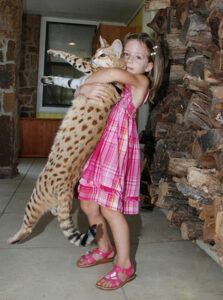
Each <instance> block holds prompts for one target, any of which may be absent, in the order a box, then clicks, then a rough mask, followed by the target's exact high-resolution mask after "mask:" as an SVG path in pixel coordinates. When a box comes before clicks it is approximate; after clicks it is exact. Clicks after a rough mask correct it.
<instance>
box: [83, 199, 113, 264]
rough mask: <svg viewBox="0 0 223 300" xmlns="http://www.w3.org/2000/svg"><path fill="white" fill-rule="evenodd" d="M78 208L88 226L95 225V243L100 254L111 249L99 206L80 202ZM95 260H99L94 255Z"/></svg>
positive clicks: (93, 203) (89, 202) (88, 202)
mask: <svg viewBox="0 0 223 300" xmlns="http://www.w3.org/2000/svg"><path fill="white" fill-rule="evenodd" d="M80 206H81V209H82V210H83V212H84V213H85V214H86V216H87V218H88V221H89V224H90V225H94V224H96V225H97V235H96V242H97V245H98V248H99V249H100V250H101V251H102V252H105V253H106V252H108V251H109V250H111V249H112V248H113V246H112V244H111V241H110V238H109V235H108V230H107V224H106V221H105V219H104V217H103V216H102V214H101V211H100V206H99V205H98V204H97V203H95V202H93V201H92V202H91V201H80ZM94 258H95V259H96V260H98V259H101V257H99V256H98V255H97V254H94Z"/></svg>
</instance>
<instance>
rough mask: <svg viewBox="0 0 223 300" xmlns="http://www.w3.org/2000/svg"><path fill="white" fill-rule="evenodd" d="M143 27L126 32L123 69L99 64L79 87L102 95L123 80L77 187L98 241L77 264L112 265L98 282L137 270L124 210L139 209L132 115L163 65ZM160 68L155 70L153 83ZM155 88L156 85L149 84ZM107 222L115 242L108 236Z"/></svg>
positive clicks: (118, 282) (111, 284)
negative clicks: (109, 85) (141, 30)
mask: <svg viewBox="0 0 223 300" xmlns="http://www.w3.org/2000/svg"><path fill="white" fill-rule="evenodd" d="M154 49H155V45H154V43H153V41H152V40H151V38H150V37H149V36H148V35H147V34H146V33H133V34H128V35H127V36H126V38H125V41H124V52H123V56H124V60H125V63H126V70H121V69H115V68H111V69H103V70H100V71H98V72H96V73H95V74H93V75H92V76H90V77H89V78H88V79H87V80H86V84H85V85H83V86H82V87H80V89H79V93H80V94H84V95H87V96H90V97H94V98H97V97H99V96H101V95H103V93H104V90H103V85H101V84H97V85H96V89H94V88H93V86H92V84H95V83H109V82H115V81H117V82H121V83H123V84H124V85H125V88H124V91H123V92H122V95H121V99H120V101H119V102H118V103H117V104H116V105H115V106H114V107H113V109H112V111H111V113H110V115H109V117H108V120H107V124H106V128H105V130H104V132H103V134H102V137H101V139H100V141H99V142H98V144H97V146H96V148H95V150H94V152H93V153H92V154H91V156H90V158H89V159H88V161H87V163H86V165H85V167H84V169H83V172H82V176H81V179H80V184H79V188H78V193H79V199H80V201H81V202H80V203H81V204H80V205H81V209H82V210H83V211H84V213H85V214H86V215H87V217H88V220H89V223H90V225H93V224H97V245H98V248H95V249H92V250H91V251H89V252H87V253H86V254H84V255H82V256H81V257H80V258H79V260H78V261H77V266H78V267H80V268H86V267H90V266H94V265H98V264H102V263H108V262H111V261H112V260H113V259H114V257H115V256H116V262H115V265H114V266H113V268H112V270H111V271H109V272H108V273H107V274H106V275H104V276H103V277H102V278H101V279H100V280H99V281H98V282H97V283H96V286H97V287H98V288H101V289H107V290H112V289H117V288H119V287H121V286H123V285H124V284H126V283H127V282H128V281H130V280H132V279H134V277H135V270H134V267H133V265H132V263H131V261H130V238H129V228H128V224H127V221H126V219H125V217H124V215H125V214H138V212H139V184H140V149H139V140H138V134H137V126H136V121H135V112H136V109H137V108H138V107H139V106H140V105H141V104H143V103H144V102H145V100H146V99H147V96H148V92H149V86H150V81H149V79H148V76H147V74H149V73H151V70H152V69H153V67H154V68H157V63H159V65H160V66H162V64H161V63H162V61H161V60H160V59H159V53H158V52H160V50H159V49H155V50H154ZM160 75H161V73H160V72H156V69H155V71H154V77H155V80H154V85H157V84H158V82H160V78H161V76H160ZM153 89H154V86H153ZM107 224H108V225H109V226H110V228H111V232H112V235H113V238H114V243H115V247H113V246H112V244H111V241H110V239H109V236H108V231H107Z"/></svg>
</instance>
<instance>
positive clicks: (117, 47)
mask: <svg viewBox="0 0 223 300" xmlns="http://www.w3.org/2000/svg"><path fill="white" fill-rule="evenodd" d="M49 52H50V54H53V55H57V56H60V57H62V58H64V59H65V60H66V61H67V62H69V63H71V64H72V65H73V66H74V67H75V68H77V69H79V70H81V71H82V72H84V71H86V73H87V74H90V73H91V72H94V71H96V70H97V69H100V68H103V67H114V66H115V67H120V68H123V66H124V65H123V61H122V59H121V52H122V43H121V41H120V40H115V41H114V42H113V43H112V45H111V46H107V45H105V44H104V42H103V41H102V39H101V48H99V49H98V50H97V51H96V54H95V55H94V57H93V58H92V62H91V65H90V64H89V63H85V62H84V61H83V60H82V59H80V58H78V57H76V56H75V55H69V54H67V53H65V52H60V51H54V50H51V51H49ZM85 78H86V76H85V77H81V78H80V79H70V82H71V81H72V85H71V86H72V88H77V87H78V86H79V85H80V84H82V83H83V82H84V79H85ZM53 79H54V77H45V78H43V81H44V82H45V83H51V84H54V82H53ZM56 80H58V78H57V79H56ZM65 81H66V80H65ZM55 84H56V83H55ZM107 89H108V92H109V95H110V97H109V98H108V99H106V101H105V100H103V99H101V100H100V101H95V100H91V99H86V98H85V97H84V96H77V97H75V98H74V100H73V101H72V106H71V107H70V108H69V109H68V112H67V114H66V116H65V117H64V119H63V121H62V124H61V126H60V128H59V130H58V132H57V134H56V137H55V140H54V143H53V146H52V149H51V152H50V154H49V157H48V160H47V163H46V165H45V167H44V168H43V170H42V172H41V173H40V175H39V177H38V179H37V182H36V186H35V188H34V190H33V192H32V195H31V198H30V200H29V202H28V203H27V205H26V209H25V215H24V219H23V224H22V227H21V229H20V230H19V231H18V232H17V233H16V234H15V235H14V236H13V237H11V238H9V239H8V243H16V242H19V241H21V240H23V239H25V238H26V237H27V236H29V234H30V233H31V232H32V230H33V228H34V226H35V225H36V223H37V222H38V220H39V219H40V217H41V216H42V215H43V214H44V213H46V212H47V211H49V210H50V211H51V212H52V213H53V214H55V213H56V215H57V219H58V221H59V224H60V227H61V229H62V231H63V233H64V235H65V236H66V237H67V238H68V240H69V241H70V242H71V243H73V244H75V245H78V246H79V245H83V246H84V245H87V244H89V243H91V241H92V240H93V239H94V237H95V234H96V228H95V226H93V227H90V228H89V230H88V232H87V233H83V234H81V233H80V232H79V231H78V230H77V229H75V227H74V224H73V220H72V216H71V208H72V199H73V190H74V186H75V185H76V183H77V182H78V179H79V177H80V172H81V169H82V167H83V165H84V163H85V162H86V160H87V158H88V157H89V155H90V153H91V152H92V150H93V149H94V147H95V145H96V143H97V141H98V140H99V138H100V136H101V134H102V131H103V128H104V125H105V122H106V119H107V116H108V113H109V111H110V110H111V107H112V106H113V105H114V104H115V103H116V102H117V101H118V100H119V97H120V94H119V93H118V91H117V89H116V88H115V86H114V85H113V84H108V85H107Z"/></svg>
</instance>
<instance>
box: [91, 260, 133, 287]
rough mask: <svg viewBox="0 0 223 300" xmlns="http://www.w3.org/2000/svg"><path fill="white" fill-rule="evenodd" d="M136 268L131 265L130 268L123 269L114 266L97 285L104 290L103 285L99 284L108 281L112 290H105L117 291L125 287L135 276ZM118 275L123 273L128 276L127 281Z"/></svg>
mask: <svg viewBox="0 0 223 300" xmlns="http://www.w3.org/2000/svg"><path fill="white" fill-rule="evenodd" d="M134 272H135V270H134V267H133V265H132V264H131V265H130V267H129V268H121V267H120V266H118V265H114V266H113V268H112V269H111V271H109V272H108V273H107V274H105V275H104V276H103V277H102V278H101V279H100V280H99V281H98V282H97V283H96V285H97V286H98V287H100V288H102V289H103V284H102V285H101V284H100V283H99V282H100V281H101V280H104V281H107V282H109V283H110V284H111V287H110V288H105V289H115V288H118V287H121V286H123V285H124V284H125V283H126V282H128V280H129V279H130V278H131V277H132V276H133V275H134ZM118 273H122V274H124V275H125V276H126V278H125V279H123V280H122V279H121V278H120V277H119V276H118Z"/></svg>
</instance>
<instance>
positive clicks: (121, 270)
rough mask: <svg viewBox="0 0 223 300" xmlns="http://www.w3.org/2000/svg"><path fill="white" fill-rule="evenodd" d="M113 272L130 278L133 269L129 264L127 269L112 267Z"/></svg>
mask: <svg viewBox="0 0 223 300" xmlns="http://www.w3.org/2000/svg"><path fill="white" fill-rule="evenodd" d="M112 271H113V272H116V273H123V274H125V275H126V276H127V277H130V276H132V275H133V273H134V267H133V265H132V264H131V265H130V266H129V267H128V268H122V267H120V266H118V265H114V267H113V269H112Z"/></svg>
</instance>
